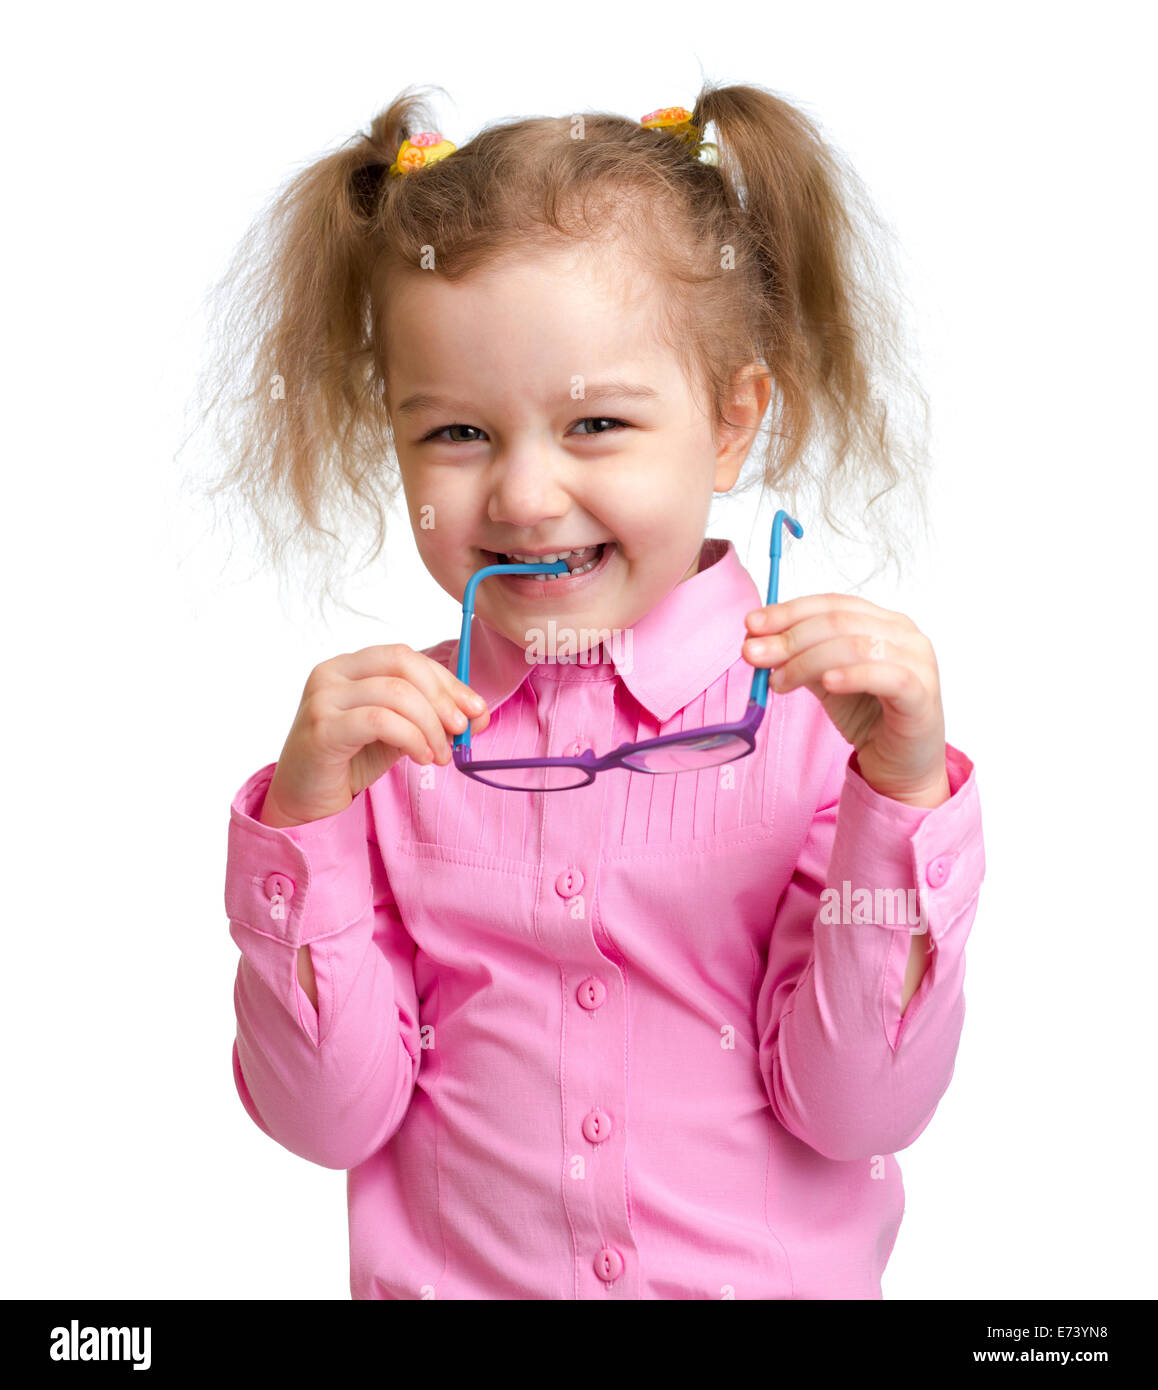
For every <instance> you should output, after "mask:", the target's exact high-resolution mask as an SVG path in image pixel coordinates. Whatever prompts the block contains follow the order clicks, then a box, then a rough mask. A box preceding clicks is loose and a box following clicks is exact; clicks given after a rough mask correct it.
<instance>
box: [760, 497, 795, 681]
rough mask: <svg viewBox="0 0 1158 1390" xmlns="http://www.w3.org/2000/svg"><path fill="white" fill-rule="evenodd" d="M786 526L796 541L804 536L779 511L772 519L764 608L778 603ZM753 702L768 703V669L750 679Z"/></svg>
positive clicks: (791, 521) (793, 523)
mask: <svg viewBox="0 0 1158 1390" xmlns="http://www.w3.org/2000/svg"><path fill="white" fill-rule="evenodd" d="M785 526H787V527H788V529H789V530H790V531H791V532H792V534H793V535H794V536H795V537H796V539H797V540H799V539H800V537H801V536H803V535H804V527H803V526H801V524H800V522H799V521H797V520H796V519H795V517H791V516H789V515H788V513H787V512H786V511H784V510H783V509H781V510H780V511H778V512H777V513H776V515H775V516H774V517H773V518H772V544H771V545H770V546H769V548H768V554H769V555H770V556H771V557H772V571H771V573H770V574H769V576H768V598H767V600H766V601H765V607H768V606H769V605H770V604H773V603H778V602H779V601H780V555H781V551H782V550H783V546H784V527H785ZM752 700H755V701H756V703H757V704H758V705H766V704H767V703H768V668H767V666H764V667H761V668H760V670H758V671H757V672H756V674H755V675H754V676H753V677H752V694H751V697H750V699H749V704H750V703H751V702H752Z"/></svg>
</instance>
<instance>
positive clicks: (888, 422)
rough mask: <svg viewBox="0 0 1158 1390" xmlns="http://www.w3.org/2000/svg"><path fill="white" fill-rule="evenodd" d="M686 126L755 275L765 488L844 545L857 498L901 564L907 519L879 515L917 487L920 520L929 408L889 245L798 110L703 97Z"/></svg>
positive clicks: (769, 102) (726, 91)
mask: <svg viewBox="0 0 1158 1390" xmlns="http://www.w3.org/2000/svg"><path fill="white" fill-rule="evenodd" d="M692 121H693V122H694V124H695V125H696V126H697V127H698V128H699V129H700V130H701V131H705V130H706V129H707V126H708V124H709V123H712V124H713V125H714V127H715V132H716V141H715V143H716V144H717V147H718V155H717V160H718V167H719V174H720V178H721V180H722V182H723V188H724V196H725V198H726V200H727V202H728V204H729V207H730V209H731V210H732V215H733V216H734V217H735V218H736V219H737V221H738V222H739V223H740V224H741V225H742V227H743V230H744V232H745V234H746V236H745V243H746V246H747V248H748V249H749V253H750V254H751V255H752V256H753V258H754V260H755V262H756V266H757V271H758V281H759V287H760V288H759V291H758V292H757V293H756V294H755V295H753V296H751V297H750V300H749V304H750V308H751V313H752V328H753V335H754V338H755V340H756V343H757V345H758V346H759V348H760V350H761V355H762V357H763V360H764V361H765V363H766V364H767V366H768V367H769V369H770V371H771V375H772V378H773V384H774V393H773V412H774V414H773V420H772V424H771V429H772V435H773V443H772V445H771V446H770V448H769V452H768V455H767V456H766V466H765V470H764V478H763V481H764V483H765V485H766V486H768V487H770V488H772V489H774V490H776V491H778V492H779V493H781V494H782V495H784V496H787V497H791V498H796V497H798V496H800V495H801V494H802V493H811V494H812V495H813V496H812V499H810V502H808V503H806V502H803V501H798V502H794V503H793V505H794V506H800V507H802V508H803V509H804V510H805V511H809V510H811V504H810V503H811V501H815V504H816V505H818V506H819V508H820V510H821V512H822V514H823V516H824V518H825V520H826V521H827V522H828V524H829V525H830V526H831V527H832V528H833V530H834V531H836V532H837V533H838V534H840V535H844V536H846V537H847V536H848V534H849V533H848V532H847V531H845V530H844V529H843V528H842V527H841V525H840V523H839V521H838V519H837V516H836V514H835V511H834V506H833V499H834V497H836V496H838V495H841V494H844V493H847V492H849V491H850V490H851V489H852V488H853V486H854V485H855V486H857V487H859V488H860V491H861V495H862V497H863V496H867V502H866V503H865V505H864V507H863V517H864V519H865V520H867V521H870V522H873V523H875V525H876V527H877V528H878V529H879V531H880V532H881V534H882V537H883V539H884V542H885V544H884V550H885V552H886V554H887V556H888V557H889V558H890V559H891V558H894V553H895V551H898V550H899V551H904V550H907V549H908V545H907V544H906V541H905V537H906V534H907V533H908V531H909V529H910V528H911V525H912V516H911V515H910V513H909V512H902V510H901V501H902V499H901V498H900V497H899V496H894V497H893V498H891V499H890V503H891V505H889V506H885V507H882V506H881V503H882V502H883V500H884V499H885V496H886V494H888V493H890V492H892V491H893V490H894V489H896V488H897V487H898V485H900V484H905V485H909V484H913V485H914V486H912V487H911V489H910V488H909V487H908V486H906V487H905V488H904V489H903V490H904V491H906V492H909V491H911V496H908V497H905V498H904V501H905V502H908V503H915V504H916V507H917V508H918V509H919V510H920V512H921V520H922V523H923V522H924V512H923V508H924V496H923V490H922V487H921V486H920V480H919V477H918V475H919V474H920V473H921V472H922V471H923V469H924V468H925V467H926V466H927V440H928V412H929V402H928V399H927V397H926V395H925V393H924V391H923V390H922V389H921V387H920V384H919V383H918V382H917V380H916V379H915V377H914V376H913V375H912V374H911V373H910V371H909V369H908V367H907V366H906V350H905V337H906V334H905V329H904V325H903V323H902V320H901V316H900V311H899V306H900V305H901V303H902V302H903V298H904V297H903V295H902V294H901V292H900V288H899V283H898V276H897V274H896V271H895V268H894V255H893V236H892V233H891V231H890V230H889V229H888V227H887V226H886V225H885V223H884V222H883V221H882V220H881V218H880V217H879V216H878V214H877V213H876V211H875V210H874V208H873V205H872V202H871V200H870V198H869V195H868V194H867V192H866V190H865V188H864V186H863V184H862V183H861V181H860V179H859V178H858V176H857V175H856V173H855V172H854V171H853V169H852V168H851V167H850V166H849V165H848V164H847V163H846V162H844V160H843V159H842V157H841V156H840V155H839V153H838V152H837V151H836V150H835V149H834V148H833V147H832V146H830V145H829V144H826V142H825V141H824V140H823V139H822V137H821V135H820V133H819V132H818V130H817V128H816V127H815V126H814V125H813V123H812V122H811V121H810V120H809V118H808V117H807V116H806V115H805V114H804V113H803V112H802V111H801V110H799V109H798V108H797V107H795V106H792V105H789V104H788V103H787V102H785V101H782V100H781V99H780V98H778V97H776V96H774V95H772V94H771V93H769V92H766V91H764V90H763V89H761V88H758V87H751V86H729V87H717V88H713V87H711V86H706V87H705V88H704V90H703V91H702V92H701V94H700V97H699V100H698V101H697V103H696V106H695V109H694V110H693V112H692ZM874 508H875V510H876V515H870V513H872V512H873V511H874ZM797 514H799V512H798V513H797ZM874 572H875V571H874Z"/></svg>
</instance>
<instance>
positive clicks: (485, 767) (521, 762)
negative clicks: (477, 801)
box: [454, 510, 804, 792]
mask: <svg viewBox="0 0 1158 1390" xmlns="http://www.w3.org/2000/svg"><path fill="white" fill-rule="evenodd" d="M785 526H787V528H788V529H789V530H790V531H791V532H792V534H793V535H794V536H795V537H796V539H797V540H799V539H800V537H801V536H802V535H803V534H804V528H803V527H802V526H801V524H800V522H798V521H796V520H794V518H792V517H790V516H789V515H788V513H787V512H786V511H783V510H780V511H778V512H777V513H776V515H775V516H774V517H773V519H772V540H771V544H770V545H769V547H768V554H769V556H770V557H771V560H772V565H771V572H770V574H769V576H768V598H767V603H768V604H773V603H776V602H778V601H779V592H780V554H781V549H782V545H783V534H784V531H783V528H784V527H785ZM566 569H567V565H566V563H565V562H564V561H562V560H555V561H553V562H552V563H550V564H525V565H517V564H512V565H486V566H484V567H483V568H482V569H480V570H476V571H475V573H474V574H472V575H471V577H470V579H468V580H467V585H466V590H465V592H464V593H463V596H462V634H461V636H460V638H459V643H458V678H459V680H460V681H462V683H463V684H464V685H469V684H470V624H471V619H472V618H473V616H474V596H475V590H476V589H477V588H478V586H479V583H480V582H481V581H482V580H484V579H486V578H487V577H488V576H490V575H492V574H562V573H564V571H565V570H566ZM767 700H768V669H767V667H760V668H758V669H757V670H756V672H755V674H754V675H753V677H752V691H751V694H750V695H749V697H748V709H747V712H746V713H745V715H744V717H743V719H741V720H739V721H738V722H737V723H734V724H708V725H705V726H704V727H703V728H700V729H683V730H681V731H680V732H679V733H678V734H663V735H661V736H660V737H659V738H648V739H643V740H642V741H641V742H639V743H621V744H620V745H619V747H618V748H616V749H614V750H613V751H612V752H610V753H604V754H603V755H602V756H601V757H596V756H595V753H594V752H593V751H592V750H591V749H590V748H588V749H585V750H584V751H583V752H582V753H580V754H579V755H578V756H577V757H573V758H502V759H499V760H497V761H491V762H475V761H474V759H473V758H472V756H471V747H470V725H469V724H468V725H467V727H466V728H465V729H464V730H463V732H462V733H461V734H456V735H455V737H454V765H455V767H457V768H458V770H459V772H461V773H464V774H465V775H466V776H467V777H472V778H473V777H475V774H476V773H478V772H495V771H499V770H501V769H503V768H515V767H569V768H573V769H575V770H576V771H581V772H584V773H585V774H586V780H585V781H582V782H575V783H573V784H571V785H570V786H566V787H495V786H494V783H492V782H485V781H483V779H482V778H476V779H475V780H477V781H480V782H483V785H484V786H489V787H492V788H493V789H494V790H495V791H521V792H568V791H577V790H578V789H579V788H580V787H589V786H590V785H591V783H592V782H594V781H595V778H596V776H597V775H598V774H599V773H600V772H606V771H608V770H609V769H611V768H614V767H624V766H626V763H625V759H626V758H627V757H628V756H629V755H630V754H632V753H637V752H639V751H640V750H642V749H650V748H659V747H662V746H665V745H669V744H678V743H695V742H697V741H698V740H700V739H703V738H706V737H709V736H713V737H714V736H716V735H719V734H734V735H735V736H736V737H738V738H741V739H743V740H744V742H745V743H746V744H747V745H748V746H747V747H746V748H745V749H744V751H743V752H742V753H737V754H736V755H735V757H732V758H725V759H722V760H721V761H720V762H718V763H708V764H706V766H708V767H723V766H724V765H725V763H734V762H736V761H737V760H738V759H739V758H746V757H747V756H748V754H749V753H751V752H753V751H754V749H755V747H756V730H757V729H758V728H759V727H760V721H761V720H762V719H763V718H764V708H765V705H766V704H767ZM627 770H628V771H629V772H643V773H647V774H648V775H649V776H653V777H664V776H667V777H671V776H675V775H677V774H678V772H681V771H683V772H694V771H700V770H702V769H698V768H680V769H671V768H660V769H654V770H653V769H651V768H641V767H629V768H628V769H627Z"/></svg>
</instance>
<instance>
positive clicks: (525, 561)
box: [507, 545, 599, 565]
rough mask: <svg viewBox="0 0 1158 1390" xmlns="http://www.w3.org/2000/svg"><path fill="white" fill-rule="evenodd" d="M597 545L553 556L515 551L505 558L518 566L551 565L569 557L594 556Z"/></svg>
mask: <svg viewBox="0 0 1158 1390" xmlns="http://www.w3.org/2000/svg"><path fill="white" fill-rule="evenodd" d="M598 549H599V547H598V546H597V545H585V546H583V547H582V549H580V550H557V551H556V552H555V554H554V555H520V554H519V552H518V551H517V550H511V551H508V552H507V558H508V559H511V560H515V561H516V562H517V563H518V564H520V565H553V564H554V563H555V561H556V560H566V559H567V558H568V557H569V556H571V555H594V554H595V552H596V551H597V550H598Z"/></svg>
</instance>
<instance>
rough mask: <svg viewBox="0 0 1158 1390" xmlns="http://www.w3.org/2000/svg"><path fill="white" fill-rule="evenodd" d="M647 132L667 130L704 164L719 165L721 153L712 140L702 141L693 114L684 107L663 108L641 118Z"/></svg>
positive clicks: (700, 132)
mask: <svg viewBox="0 0 1158 1390" xmlns="http://www.w3.org/2000/svg"><path fill="white" fill-rule="evenodd" d="M639 123H640V125H641V126H643V127H644V129H645V130H666V131H668V132H669V133H670V134H672V135H674V136H675V137H676V138H677V139H678V140H682V141H683V142H684V143H685V144H686V145H687V146H688V148H689V149H690V150H691V151H692V153H693V154H695V155H696V157H697V158H698V159H700V160H701V161H702V162H703V163H704V164H719V162H720V152H719V150H718V149H717V148H716V146H715V145H713V144H712V142H711V141H710V140H703V139H701V135H702V134H703V132H702V131H701V130H700V128H699V127H698V126H695V125H693V124H692V113H691V112H690V111H689V110H688V109H687V108H686V107H684V106H661V107H660V108H659V110H658V111H649V112H648V113H647V115H646V116H642V117H641V118H640V122H639Z"/></svg>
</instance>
